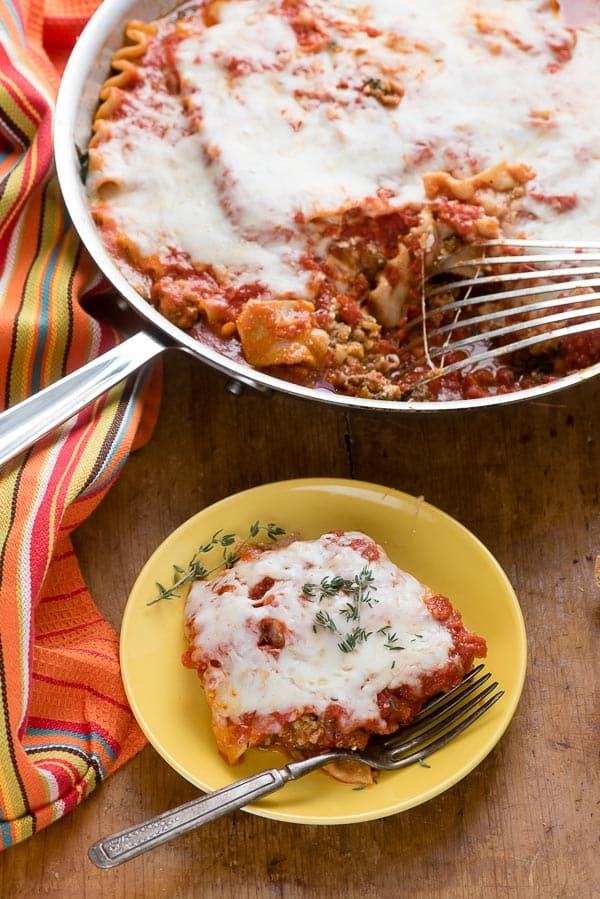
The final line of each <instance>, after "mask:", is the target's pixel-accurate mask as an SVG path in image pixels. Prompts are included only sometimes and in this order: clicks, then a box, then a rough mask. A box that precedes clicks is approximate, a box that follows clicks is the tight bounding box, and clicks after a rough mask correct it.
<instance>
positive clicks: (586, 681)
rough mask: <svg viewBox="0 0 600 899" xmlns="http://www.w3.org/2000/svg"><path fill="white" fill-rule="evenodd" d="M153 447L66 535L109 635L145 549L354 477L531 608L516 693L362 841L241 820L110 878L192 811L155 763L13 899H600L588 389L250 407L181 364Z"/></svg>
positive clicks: (17, 850) (15, 858) (595, 430)
mask: <svg viewBox="0 0 600 899" xmlns="http://www.w3.org/2000/svg"><path fill="white" fill-rule="evenodd" d="M164 366H165V384H164V399H163V404H162V408H161V414H160V419H159V423H158V426H157V429H156V431H155V433H154V435H153V437H152V439H151V441H150V442H149V443H148V444H147V445H146V446H145V447H144V448H142V449H141V450H139V451H137V452H136V453H135V454H134V455H133V456H132V457H131V458H130V459H129V461H128V463H127V465H126V466H125V468H124V470H123V472H122V474H121V476H120V477H119V480H118V481H117V483H116V484H115V486H114V487H113V488H112V490H111V491H110V493H109V494H108V495H107V497H106V498H105V500H104V501H103V503H102V504H101V506H100V507H99V508H98V510H97V511H96V512H95V514H94V515H93V517H92V518H91V519H89V520H88V521H87V522H86V523H85V525H84V526H82V527H81V528H80V529H79V530H78V532H77V534H76V535H75V539H76V547H77V551H78V555H79V558H80V561H81V565H82V568H83V571H84V574H85V576H86V578H87V580H88V582H89V584H90V587H91V591H92V595H93V596H94V598H95V600H96V603H97V605H98V607H99V608H100V610H101V611H102V613H103V614H104V615H105V616H106V617H107V618H108V619H109V620H110V621H111V622H112V624H113V625H114V626H115V628H117V629H118V628H119V623H120V619H121V615H122V611H123V608H124V605H125V603H126V600H127V596H128V593H129V590H130V588H131V586H132V584H133V582H134V580H135V577H136V575H137V573H138V571H139V569H140V568H141V566H142V565H143V564H144V562H145V561H146V559H147V558H148V556H149V555H150V554H151V553H152V551H153V550H154V549H155V548H156V546H157V545H158V544H159V543H160V542H161V541H162V540H163V539H164V538H165V537H166V536H167V535H168V534H169V533H170V532H171V531H172V530H173V529H174V528H175V527H176V526H177V525H179V524H180V523H181V522H183V521H184V520H186V519H187V518H189V517H190V516H191V515H192V514H194V513H195V512H197V511H198V510H199V509H202V508H203V507H205V506H206V505H208V504H210V503H212V502H214V501H216V500H218V499H221V498H223V497H225V496H227V495H228V494H231V493H234V492H236V491H239V490H242V489H244V488H247V487H251V486H255V485H258V484H262V483H266V482H268V481H275V480H280V479H284V478H295V477H309V476H321V477H324V476H332V477H353V478H357V479H362V480H367V481H373V482H376V483H380V484H385V485H388V486H391V487H395V488H398V489H400V490H403V491H406V492H408V493H412V494H416V495H423V496H424V497H425V498H426V499H427V500H428V501H429V502H431V503H433V504H434V505H436V506H438V507H439V508H441V509H443V510H444V511H445V512H447V513H449V514H450V515H452V516H454V517H455V518H457V519H458V520H459V521H461V522H462V523H463V524H464V525H465V526H466V527H468V528H469V529H470V530H471V531H472V532H473V533H475V534H476V535H477V537H479V538H480V539H481V540H482V541H483V542H484V543H485V544H486V545H487V546H488V548H489V549H490V550H491V552H492V553H493V554H494V555H495V556H496V558H497V559H498V561H499V562H500V564H501V565H502V566H503V567H504V569H505V571H506V573H507V575H508V577H509V578H510V580H511V581H512V583H513V585H514V587H515V589H516V592H517V594H518V596H519V600H520V603H521V606H522V609H523V613H524V617H525V623H526V628H527V634H528V644H529V663H528V673H527V679H526V683H525V690H524V693H523V696H522V699H521V703H520V705H519V707H518V709H517V713H516V715H515V717H514V719H513V721H512V723H511V725H510V727H509V729H508V730H507V732H506V733H505V735H504V736H503V738H502V739H501V741H500V743H499V744H498V745H497V746H496V748H495V749H494V750H493V751H492V752H491V754H490V755H489V756H488V757H487V758H486V759H485V760H484V761H483V763H482V764H481V765H479V767H478V768H476V769H475V770H474V771H473V772H472V773H471V774H470V775H469V776H468V777H466V778H465V779H464V780H463V781H461V782H460V783H459V784H457V785H456V786H455V787H453V788H452V789H451V790H449V791H448V792H446V793H444V794H443V795H441V796H438V797H437V798H435V799H433V800H431V801H430V802H428V803H426V804H424V805H422V806H420V807H418V808H415V809H412V810H410V811H408V812H405V813H403V814H399V815H396V816H393V817H389V818H385V819H382V820H376V821H373V822H369V823H363V824H358V825H344V826H337V827H332V826H329V827H328V826H313V825H310V826H306V825H294V824H287V823H280V822H276V821H271V820H268V819H264V818H259V817H257V816H254V815H250V814H247V813H245V812H237V813H235V814H233V815H230V816H228V817H226V818H224V819H221V820H220V821H217V822H214V823H212V824H209V825H207V826H205V827H204V828H202V829H200V830H197V831H195V832H193V833H190V834H187V835H186V836H183V837H180V838H178V839H176V840H173V841H171V842H170V843H168V844H167V845H166V846H163V847H162V848H159V849H157V850H155V851H153V852H150V853H147V854H146V855H144V856H142V857H140V858H138V859H135V860H133V861H131V862H128V863H126V864H124V865H122V866H120V867H118V868H115V869H112V870H108V871H100V870H98V869H96V868H95V867H94V866H93V865H92V864H91V862H90V861H89V860H88V858H87V848H88V846H89V845H90V844H91V843H92V842H94V841H95V840H97V839H99V838H100V837H101V836H104V835H106V834H108V833H111V832H113V831H115V830H118V829H120V828H122V827H124V826H126V825H129V824H133V823H135V822H137V821H141V820H143V819H145V818H147V817H149V816H151V815H154V814H157V813H158V812H160V811H163V810H165V809H167V808H169V807H171V806H174V805H177V804H179V803H181V802H185V801H187V800H189V799H192V798H193V797H194V796H195V795H196V794H197V791H196V790H195V788H194V787H192V786H191V785H190V784H188V783H187V782H186V781H184V780H183V779H182V778H181V777H180V776H179V775H178V774H176V773H175V772H174V771H173V770H172V769H170V768H169V766H168V765H167V764H166V763H165V762H164V761H163V760H162V759H161V758H160V757H159V756H158V755H157V754H156V752H155V751H154V750H153V749H152V748H151V747H150V746H147V747H146V748H145V749H144V750H143V751H142V752H141V753H140V754H139V755H138V756H137V757H136V758H135V759H134V760H133V761H131V762H130V763H129V764H127V765H126V766H125V767H124V768H123V769H121V770H120V771H118V772H116V773H115V774H114V775H113V776H112V777H110V778H109V779H108V780H107V781H105V782H104V783H103V784H102V785H101V786H100V787H99V788H98V789H97V790H96V791H95V792H94V793H93V794H92V795H91V796H90V797H89V798H88V799H87V800H86V801H85V802H84V803H83V805H82V806H80V807H79V808H77V809H76V810H75V811H74V812H72V813H71V814H69V815H68V816H67V817H66V818H64V819H62V820H61V821H59V822H57V823H56V824H53V825H52V826H51V827H49V828H48V829H46V830H45V831H42V832H41V833H39V834H38V835H36V836H35V837H33V838H32V839H30V840H28V841H26V842H25V843H22V844H20V845H17V846H15V847H13V848H11V849H9V850H7V851H6V852H5V853H4V854H3V855H2V857H1V858H0V895H1V896H3V897H4V896H6V897H11V896H15V897H21V896H22V897H30V896H35V895H40V896H55V897H61V899H71V897H73V899H76V897H77V899H80V897H94V899H95V897H99V899H100V897H101V899H113V897H124V899H125V897H126V899H137V897H140V899H146V897H148V899H154V897H170V899H179V897H215V899H230V897H235V899H254V897H260V899H263V897H265V899H267V897H285V899H300V897H319V899H320V897H324V899H353V897H361V899H371V897H373V899H375V897H377V899H381V897H383V899H385V897H404V896H407V897H408V896H410V897H411V899H422V897H444V899H462V897H482V899H483V897H485V899H505V897H517V899H523V897H525V899H527V897H540V899H554V897H556V899H558V897H560V899H571V897H572V899H575V897H577V899H586V897H590V899H591V897H597V896H600V864H599V860H598V859H599V852H598V850H599V846H598V835H599V827H598V822H599V800H600V791H599V777H598V748H599V740H598V737H599V728H598V724H599V715H598V686H597V685H598V681H599V664H598V658H599V653H598V630H599V624H600V615H599V609H600V589H599V588H598V586H597V584H596V580H595V576H594V563H595V559H596V555H597V553H598V551H599V550H600V517H599V506H600V419H599V415H598V411H599V409H600V380H595V381H592V382H588V383H584V384H582V385H580V386H579V387H577V388H576V389H574V390H570V391H567V392H562V393H558V394H554V395H552V396H549V397H547V398H546V399H545V400H544V401H543V402H535V403H533V402H530V403H518V404H515V405H509V406H506V407H503V408H497V409H487V410H486V409H482V410H477V411H469V412H465V413H463V412H460V413H457V412H443V411H440V412H439V413H438V412H436V413H434V414H428V415H424V416H423V415H421V414H419V415H409V414H394V413H391V412H376V413H367V412H360V411H358V412H349V411H346V410H343V409H337V408H331V407H329V406H324V405H321V404H317V403H312V402H307V401H302V400H297V399H293V398H290V397H286V396H284V395H281V394H277V395H273V396H271V397H268V398H267V397H264V396H261V395H258V394H256V393H253V392H252V391H249V392H246V393H244V394H243V395H242V396H241V397H234V396H232V395H231V394H230V393H229V392H228V391H227V390H226V389H225V380H224V379H223V377H222V376H221V375H219V374H217V373H215V372H213V371H211V370H210V369H208V368H206V367H205V366H204V365H202V364H200V363H199V362H198V361H195V360H192V359H190V358H188V357H186V356H185V355H184V354H178V353H173V354H172V355H171V356H167V357H166V358H165V362H164Z"/></svg>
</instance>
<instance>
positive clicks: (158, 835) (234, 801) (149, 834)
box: [88, 753, 339, 868]
mask: <svg viewBox="0 0 600 899" xmlns="http://www.w3.org/2000/svg"><path fill="white" fill-rule="evenodd" d="M337 757H339V753H334V754H332V753H326V754H324V755H319V756H315V757H314V758H310V759H303V760H302V761H299V762H290V764H289V765H286V766H285V767H283V768H270V769H269V770H268V771H262V772H261V773H260V774H254V775H253V776H252V777H247V778H245V779H244V780H238V781H236V782H235V783H232V784H230V785H229V786H227V787H222V788H221V789H220V790H215V792H213V793H208V794H207V795H205V796H200V797H199V798H198V799H192V801H191V802H186V803H185V804H184V805H180V806H178V807H177V808H174V809H171V810H170V811H166V812H162V814H160V815H156V816H155V817H154V818H149V819H148V820H147V821H144V822H143V823H142V824H136V825H134V826H133V827H127V828H125V829H124V830H120V831H119V832H118V833H114V834H111V835H110V836H108V837H103V839H101V840H98V841H97V842H96V843H94V844H93V845H92V846H90V848H89V849H88V855H89V857H90V859H91V861H93V863H94V864H95V865H96V866H97V867H98V868H113V867H115V866H116V865H120V864H121V863H122V862H126V861H129V859H132V858H135V857H136V856H138V855H141V854H142V853H143V852H147V851H148V850H149V849H154V848H155V847H156V846H160V845H161V844H162V843H166V842H167V841H168V840H171V839H173V837H176V836H179V835H180V834H183V833H187V832H188V831H190V830H194V829H195V828H196V827H200V826H201V825H202V824H207V823H208V822H209V821H214V820H215V819H216V818H220V817H221V816H222V815H226V814H227V813H228V812H232V811H235V809H238V808H242V807H243V806H245V805H248V804H249V803H250V802H254V800H256V799H260V798H261V797H263V796H268V795H269V794H270V793H274V792H275V791H276V790H279V789H280V788H281V787H283V786H284V785H285V784H286V783H288V781H290V780H296V779H297V778H298V777H303V776H304V775H305V774H309V773H310V772H311V771H316V770H317V768H321V767H322V766H323V765H326V764H327V762H329V761H331V760H332V759H333V758H337Z"/></svg>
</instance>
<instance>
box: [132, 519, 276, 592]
mask: <svg viewBox="0 0 600 899" xmlns="http://www.w3.org/2000/svg"><path fill="white" fill-rule="evenodd" d="M261 531H264V533H265V535H266V536H267V538H268V539H269V540H271V541H273V542H275V541H276V540H278V538H279V537H281V536H283V535H284V534H285V531H284V529H283V528H280V527H279V526H278V525H276V524H273V522H269V523H267V524H261V523H260V521H255V522H254V523H253V524H251V525H250V527H249V529H248V534H247V536H246V537H245V538H244V539H243V540H242V541H241V542H239V543H237V542H236V541H237V537H236V535H235V534H224V533H223V528H219V530H218V531H215V533H214V534H213V535H212V537H211V538H210V540H209V541H208V542H207V543H203V544H202V545H201V546H199V547H198V548H197V549H196V551H195V553H194V555H193V556H192V558H191V559H190V561H189V562H188V564H187V566H186V567H185V568H183V567H182V566H181V565H173V583H172V584H171V586H170V587H165V586H164V585H163V584H161V583H159V582H158V581H157V583H156V586H157V588H158V591H159V592H158V594H157V595H156V596H155V597H154V599H151V600H150V602H148V603H147V605H149V606H152V605H154V604H155V603H157V602H160V601H161V600H162V599H178V598H179V597H180V596H181V593H180V590H181V589H182V588H183V587H185V586H186V584H189V583H191V582H192V581H203V580H205V579H206V578H207V577H208V576H209V575H211V574H213V572H215V571H218V570H219V569H220V568H231V567H232V565H235V563H236V562H237V561H238V559H239V558H240V555H241V552H242V550H243V549H244V547H245V546H247V545H248V543H249V542H250V541H251V540H253V539H254V538H256V537H258V535H259V534H260V533H261ZM219 546H220V547H221V548H222V550H223V551H222V554H221V560H220V562H218V563H217V564H216V565H214V566H212V567H211V568H206V567H205V565H204V563H203V561H202V559H201V557H202V556H205V555H206V554H207V553H210V552H211V551H212V550H213V549H215V548H216V547H219ZM232 546H233V547H234V549H231V547H232Z"/></svg>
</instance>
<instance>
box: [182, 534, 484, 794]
mask: <svg viewBox="0 0 600 899" xmlns="http://www.w3.org/2000/svg"><path fill="white" fill-rule="evenodd" d="M185 632H186V636H187V640H188V644H189V646H188V649H187V651H186V652H185V654H184V657H183V661H184V664H185V665H187V666H188V667H191V668H195V669H196V670H197V671H198V675H199V677H200V680H201V683H202V686H203V688H204V692H205V694H206V698H207V701H208V704H209V707H210V712H211V717H212V727H213V731H214V734H215V738H216V741H217V745H218V748H219V750H220V752H221V753H222V755H223V756H224V757H225V759H226V760H227V761H228V762H229V763H230V764H234V763H235V762H237V761H238V760H239V759H241V757H242V756H243V755H244V753H245V752H246V750H247V749H250V748H253V747H262V748H264V747H274V748H277V749H280V750H282V751H283V752H285V753H286V754H287V755H288V756H290V757H292V758H303V757H307V756H312V755H315V754H318V753H319V752H323V751H325V750H327V749H331V748H352V749H361V748H364V746H365V745H366V744H367V742H368V740H369V737H370V736H371V735H373V734H387V733H391V732H393V731H395V730H396V729H397V728H398V727H399V726H402V725H406V724H409V723H410V722H411V721H412V720H413V719H414V717H415V716H416V714H417V713H418V712H419V710H420V709H421V707H422V705H423V703H424V702H425V700H427V699H428V698H429V697H431V696H433V695H435V694H436V693H439V692H441V691H447V690H449V689H451V688H452V687H453V686H455V685H456V684H458V683H459V682H460V681H461V679H462V677H463V676H464V674H465V673H466V672H467V671H469V669H470V668H471V667H472V664H473V660H474V659H475V658H476V657H483V656H485V654H486V644H485V641H484V640H483V639H482V638H481V637H479V636H477V635H476V634H474V633H472V632H470V631H469V630H467V628H466V627H465V626H464V624H463V622H462V618H461V615H460V613H459V612H458V611H457V610H456V609H454V608H453V607H452V605H451V604H450V602H449V600H448V599H446V598H445V597H444V596H440V595H439V594H436V593H434V592H433V591H432V590H430V589H429V588H428V587H426V586H424V585H423V584H421V583H419V581H418V580H416V579H415V578H414V577H412V576H411V575H410V574H408V573H406V572H405V571H402V570H400V569H399V568H398V567H397V566H396V565H395V564H393V562H391V561H390V559H389V558H388V557H387V555H386V553H385V552H384V550H383V549H382V547H381V546H379V545H378V544H377V543H375V541H373V540H372V539H371V538H370V537H368V536H366V535H365V534H363V533H360V532H344V531H332V532H330V533H326V534H323V535H322V536H321V537H319V539H317V540H292V541H291V542H288V543H279V544H277V545H276V546H274V547H273V546H272V545H271V546H268V547H267V546H256V545H255V546H247V547H245V548H244V550H243V551H242V554H241V556H240V558H239V560H238V561H237V562H236V563H235V564H234V565H233V567H231V568H230V569H227V570H225V571H223V572H221V573H220V574H219V575H218V576H216V577H215V578H214V579H212V580H209V581H197V582H195V583H194V585H193V586H192V588H191V590H190V593H189V596H188V599H187V603H186V609H185ZM329 773H331V774H333V775H334V776H336V777H338V779H341V780H344V781H347V782H369V781H370V780H371V772H370V771H369V770H368V769H366V768H365V766H363V765H353V764H345V763H342V764H340V765H339V766H338V765H336V766H335V770H333V769H332V768H331V767H330V769H329Z"/></svg>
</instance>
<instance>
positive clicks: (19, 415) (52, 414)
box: [0, 331, 168, 467]
mask: <svg viewBox="0 0 600 899" xmlns="http://www.w3.org/2000/svg"><path fill="white" fill-rule="evenodd" d="M167 347H168V344H166V343H163V342H161V341H160V340H159V339H158V338H156V337H153V336H152V335H151V334H149V333H148V332H146V331H140V332H138V333H137V334H134V335H133V337H129V338H128V339H127V340H124V341H123V343H120V344H118V345H117V346H115V347H113V349H111V350H108V352H106V353H103V354H102V355H101V356H98V358H97V359H93V360H92V361H91V362H88V363H87V364H86V365H84V366H82V367H81V368H79V369H77V371H74V372H71V374H68V375H66V376H65V377H64V378H61V379H60V380H59V381H56V382H55V383H54V384H50V386H49V387H45V388H44V389H43V390H40V391H39V392H38V393H34V394H33V395H32V396H30V397H28V398H27V399H26V400H23V401H22V402H20V403H16V404H15V405H14V406H11V407H10V408H9V409H7V410H6V411H5V412H1V413H0V467H1V466H2V465H4V464H5V463H6V462H8V461H9V460H10V459H13V458H14V457H15V456H17V455H18V454H19V453H20V452H22V451H23V450H26V449H28V448H29V447H30V446H32V445H33V444H34V443H35V442H36V440H39V439H40V438H41V437H44V436H45V435H46V434H48V433H49V432H50V431H53V430H54V429H55V428H57V427H58V426H59V425H61V424H62V423H63V422H65V421H67V419H69V418H71V416H73V415H75V414H76V413H77V412H80V411H81V409H83V408H85V406H87V405H89V403H92V402H93V401H94V400H95V399H97V398H98V397H99V396H100V395H101V394H103V393H106V391H107V390H110V388H111V387H114V385H115V384H118V383H119V381H122V380H123V379H124V378H126V377H127V376H128V375H130V374H132V373H133V372H134V371H137V369H138V368H141V366H142V365H144V364H145V363H146V362H149V361H150V360H151V359H153V358H154V357H155V356H157V355H158V354H159V353H162V352H163V351H164V350H166V349H167Z"/></svg>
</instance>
